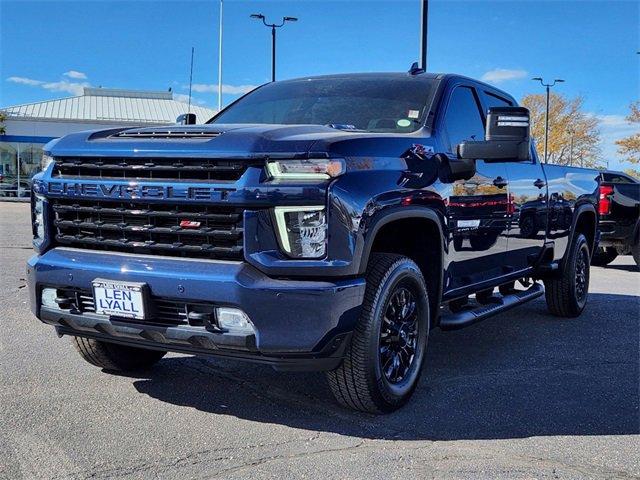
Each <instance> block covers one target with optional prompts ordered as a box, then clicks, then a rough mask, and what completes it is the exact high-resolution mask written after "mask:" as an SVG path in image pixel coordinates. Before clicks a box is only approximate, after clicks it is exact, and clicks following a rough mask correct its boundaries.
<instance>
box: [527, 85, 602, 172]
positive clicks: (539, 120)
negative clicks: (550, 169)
mask: <svg viewBox="0 0 640 480" xmlns="http://www.w3.org/2000/svg"><path fill="white" fill-rule="evenodd" d="M546 102H547V100H546V95H544V94H535V95H526V96H525V97H524V98H523V99H522V102H521V103H522V106H523V107H526V108H528V109H529V111H530V112H531V136H532V137H533V138H534V139H535V141H536V150H537V152H538V156H539V157H540V158H543V155H544V129H545V112H546ZM583 105H584V98H583V97H576V98H567V97H565V96H564V95H559V94H557V93H551V96H550V99H549V146H548V152H549V153H548V155H549V163H555V164H559V165H571V164H572V165H577V166H583V167H595V166H597V165H598V160H599V159H600V147H599V143H600V130H599V129H598V119H597V118H596V117H595V116H593V115H589V114H587V113H585V112H584V111H583Z"/></svg>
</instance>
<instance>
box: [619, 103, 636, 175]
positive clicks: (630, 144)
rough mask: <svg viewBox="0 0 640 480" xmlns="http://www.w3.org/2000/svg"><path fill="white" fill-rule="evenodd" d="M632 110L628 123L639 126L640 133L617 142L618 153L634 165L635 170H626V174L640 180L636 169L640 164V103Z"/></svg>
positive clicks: (633, 106)
mask: <svg viewBox="0 0 640 480" xmlns="http://www.w3.org/2000/svg"><path fill="white" fill-rule="evenodd" d="M630 109H631V112H630V113H629V115H628V116H627V121H628V122H629V123H631V124H638V132H636V133H634V134H632V135H630V136H628V137H625V138H623V139H620V140H618V141H616V145H618V153H620V155H622V156H624V157H625V161H627V162H629V163H632V164H634V168H630V169H628V170H625V172H626V173H629V174H630V175H633V176H635V177H638V178H640V171H638V169H637V168H635V167H636V166H637V165H638V164H639V163H640V101H637V102H633V103H632V104H631V106H630Z"/></svg>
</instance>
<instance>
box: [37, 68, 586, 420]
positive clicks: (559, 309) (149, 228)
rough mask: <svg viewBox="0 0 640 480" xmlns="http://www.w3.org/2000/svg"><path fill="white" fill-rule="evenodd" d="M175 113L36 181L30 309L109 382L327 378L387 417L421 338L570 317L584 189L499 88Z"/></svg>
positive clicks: (281, 98)
mask: <svg viewBox="0 0 640 480" xmlns="http://www.w3.org/2000/svg"><path fill="white" fill-rule="evenodd" d="M183 118H184V120H183V124H176V125H172V126H159V127H152V128H150V127H146V128H114V129H110V130H103V131H93V132H83V133H75V134H71V135H68V136H66V137H63V138H61V139H58V140H54V141H52V142H51V143H50V144H49V145H48V146H47V147H46V149H45V150H46V156H45V158H44V160H43V164H44V165H43V167H44V168H43V171H42V172H41V173H40V174H38V175H37V176H36V177H35V178H34V181H33V188H32V219H33V236H34V247H35V249H36V255H35V256H33V257H32V258H31V259H30V260H29V262H28V265H27V272H28V280H29V288H30V296H31V308H32V310H33V313H34V314H35V315H36V316H37V317H38V318H39V319H40V320H41V321H43V322H45V323H47V324H50V325H53V326H54V327H55V329H56V331H57V333H58V334H59V335H60V336H62V335H68V336H71V337H72V338H73V340H74V343H75V346H76V347H77V349H78V351H79V353H80V355H81V356H82V357H83V358H84V359H85V360H86V361H88V362H90V363H91V364H94V365H96V366H99V367H101V368H103V369H104V370H105V371H107V372H108V371H118V370H132V369H139V368H143V367H148V366H150V365H152V364H153V363H155V362H157V361H158V360H159V359H160V358H162V356H163V355H165V353H166V352H167V351H174V352H185V353H191V354H196V355H217V356H224V357H226V358H235V359H241V360H247V361H253V362H260V363H263V364H269V365H272V366H273V367H274V368H276V369H280V370H323V371H326V376H327V379H328V384H329V386H330V388H331V390H332V391H333V393H334V394H335V397H336V398H337V400H338V401H339V402H340V403H342V404H343V405H346V406H349V407H351V408H355V409H359V410H363V411H367V412H376V413H380V412H389V411H392V410H394V409H397V408H399V407H400V406H401V405H403V404H404V403H405V402H406V401H408V399H409V398H410V396H411V394H412V393H413V391H414V389H415V388H416V385H417V383H418V380H419V377H420V373H421V370H422V369H423V368H425V367H428V365H423V363H425V362H424V359H425V351H426V348H427V340H428V336H429V331H430V329H432V328H441V329H457V328H461V327H465V326H468V325H471V324H474V323H476V322H478V321H480V320H483V319H485V318H487V317H489V316H491V315H494V314H497V313H500V312H503V311H505V310H506V309H509V308H511V307H514V306H517V305H519V304H522V303H524V302H527V301H529V300H532V299H534V298H536V297H539V296H541V295H545V296H546V301H547V305H548V308H549V310H550V312H551V313H552V314H554V315H557V316H561V317H576V316H578V315H579V314H580V313H581V312H582V310H583V308H584V307H585V303H586V301H587V295H588V285H589V266H590V259H591V255H592V253H593V249H594V245H595V244H596V243H597V225H598V174H597V172H595V171H592V170H587V169H580V168H566V167H557V166H547V165H543V164H541V163H540V161H539V160H538V158H537V156H536V153H535V149H534V148H533V146H532V143H531V140H530V137H529V132H530V127H529V113H528V111H527V110H526V109H524V108H520V107H518V106H517V104H516V101H515V100H514V99H513V97H511V96H510V95H508V94H507V93H505V92H503V91H501V90H498V89H496V88H494V87H492V86H489V85H487V84H484V83H482V82H479V81H476V80H472V79H469V78H465V77H462V76H459V75H449V74H430V73H425V72H423V71H420V70H417V69H413V70H412V71H410V72H409V73H380V74H373V73H372V74H353V75H332V76H320V77H309V78H301V79H295V80H287V81H281V82H274V83H269V84H266V85H264V86H261V87H259V88H257V89H255V90H254V91H252V92H250V93H249V94H247V95H245V96H243V97H241V98H240V99H239V100H237V101H235V102H234V103H232V104H231V105H229V106H228V107H227V108H225V109H224V110H222V111H221V112H220V113H219V114H217V115H216V116H215V117H214V118H212V119H211V120H209V121H208V122H207V123H206V124H203V125H195V124H194V123H195V122H193V119H192V118H191V117H190V116H189V115H187V116H186V117H183Z"/></svg>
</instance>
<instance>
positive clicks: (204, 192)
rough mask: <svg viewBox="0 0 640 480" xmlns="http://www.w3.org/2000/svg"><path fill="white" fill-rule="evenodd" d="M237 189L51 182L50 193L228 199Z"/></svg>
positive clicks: (48, 186)
mask: <svg viewBox="0 0 640 480" xmlns="http://www.w3.org/2000/svg"><path fill="white" fill-rule="evenodd" d="M235 191H236V189H235V188H227V187H207V186H197V187H194V186H173V185H168V186H166V185H140V184H138V183H133V182H132V183H127V184H122V183H85V182H55V181H54V182H49V183H48V185H47V193H49V194H51V195H62V196H66V197H97V198H114V199H136V198H156V199H162V198H164V199H185V200H226V197H227V195H228V194H229V193H230V192H235Z"/></svg>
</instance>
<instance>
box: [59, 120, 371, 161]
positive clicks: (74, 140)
mask: <svg viewBox="0 0 640 480" xmlns="http://www.w3.org/2000/svg"><path fill="white" fill-rule="evenodd" d="M355 135H365V136H366V135H368V134H362V133H360V134H356V133H354V132H349V131H342V130H337V129H334V128H331V127H325V126H320V125H264V124H261V125H235V124H234V125H222V124H211V125H167V126H158V127H144V128H117V129H109V130H100V131H88V132H79V133H73V134H70V135H67V136H66V137H63V138H61V139H59V140H58V141H57V142H55V143H53V144H52V145H51V147H50V150H49V152H50V153H51V154H52V155H53V156H135V157H145V156H158V155H162V156H165V157H173V156H175V157H183V158H184V157H186V158H188V157H200V158H204V157H209V158H216V157H233V158H260V157H266V156H269V157H272V158H274V157H280V158H285V157H289V158H291V157H292V156H301V155H305V154H308V153H309V152H310V151H313V146H314V144H316V143H318V144H319V145H321V146H322V148H321V151H326V148H327V147H328V146H329V145H330V144H332V143H333V142H336V141H341V140H345V139H348V138H353V137H354V136H355ZM371 135H372V136H376V134H371ZM360 138H361V137H360Z"/></svg>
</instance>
